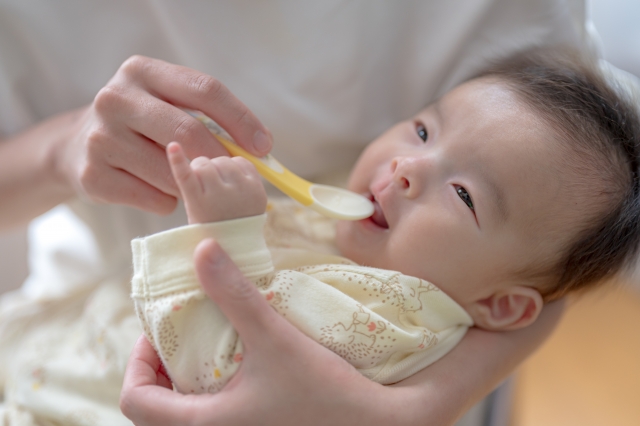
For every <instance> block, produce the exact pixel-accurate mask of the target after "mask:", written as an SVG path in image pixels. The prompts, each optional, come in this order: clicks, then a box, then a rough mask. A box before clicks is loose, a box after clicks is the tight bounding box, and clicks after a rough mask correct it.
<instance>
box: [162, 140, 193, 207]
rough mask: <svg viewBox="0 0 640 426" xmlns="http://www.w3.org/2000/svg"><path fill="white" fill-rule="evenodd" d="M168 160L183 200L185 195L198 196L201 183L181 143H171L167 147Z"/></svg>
mask: <svg viewBox="0 0 640 426" xmlns="http://www.w3.org/2000/svg"><path fill="white" fill-rule="evenodd" d="M167 158H168V160H169V165H170V166H171V173H173V178H174V179H175V180H176V183H177V184H178V188H180V192H181V193H182V198H184V195H185V194H194V193H195V194H197V193H198V191H200V190H201V185H200V182H199V181H198V177H197V176H196V175H195V173H193V170H192V169H191V166H190V165H189V159H188V158H187V157H186V155H184V152H183V151H182V147H181V146H180V144H179V143H177V142H171V143H169V145H167Z"/></svg>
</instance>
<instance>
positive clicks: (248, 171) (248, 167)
mask: <svg viewBox="0 0 640 426" xmlns="http://www.w3.org/2000/svg"><path fill="white" fill-rule="evenodd" d="M231 160H232V161H234V162H235V163H236V164H237V165H238V167H239V168H240V170H242V173H243V174H244V175H245V176H248V177H253V178H259V177H260V173H258V169H256V166H254V165H253V164H251V161H249V160H247V159H246V158H243V157H233V158H231Z"/></svg>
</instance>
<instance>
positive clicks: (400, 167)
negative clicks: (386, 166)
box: [391, 157, 422, 199]
mask: <svg viewBox="0 0 640 426" xmlns="http://www.w3.org/2000/svg"><path fill="white" fill-rule="evenodd" d="M420 168H421V165H420V164H419V161H417V159H415V158H413V157H396V158H394V159H393V160H392V161H391V173H392V175H393V183H394V184H395V185H396V186H397V188H398V189H399V190H400V191H402V193H403V195H404V196H405V197H407V198H409V199H412V198H415V197H417V196H418V194H419V193H420V191H421V187H422V183H421V179H420Z"/></svg>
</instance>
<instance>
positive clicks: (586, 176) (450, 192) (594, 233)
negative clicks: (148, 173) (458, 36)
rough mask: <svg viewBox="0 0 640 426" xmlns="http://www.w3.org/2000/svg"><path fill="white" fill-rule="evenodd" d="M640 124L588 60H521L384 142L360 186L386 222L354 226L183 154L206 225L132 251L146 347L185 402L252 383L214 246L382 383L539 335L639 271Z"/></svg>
mask: <svg viewBox="0 0 640 426" xmlns="http://www.w3.org/2000/svg"><path fill="white" fill-rule="evenodd" d="M639 126H640V125H639V120H638V116H637V113H636V111H635V110H634V109H633V107H632V106H631V104H630V103H629V101H628V100H626V99H625V98H624V96H622V95H621V94H620V93H618V92H617V91H616V90H614V89H613V88H611V87H610V86H609V85H608V84H607V83H606V82H605V80H604V78H603V77H602V76H601V75H600V74H599V73H598V72H596V71H594V67H592V66H591V65H589V64H588V63H587V62H583V61H582V60H581V59H580V58H579V57H578V56H577V55H574V54H573V53H572V52H569V51H563V50H558V51H554V52H549V51H547V52H545V51H542V50H536V51H529V52H524V53H520V54H518V55H515V56H513V57H510V58H508V59H506V60H503V61H501V62H499V63H497V64H496V65H495V66H493V67H491V68H490V69H488V70H486V71H485V72H483V73H481V74H480V75H478V76H477V77H475V78H473V79H471V80H469V81H467V82H465V83H463V84H461V85H459V86H458V87H456V88H454V89H453V90H451V91H450V92H448V93H447V94H445V95H444V96H443V97H442V98H440V99H439V100H438V101H436V102H435V103H433V104H432V105H430V106H429V107H427V108H426V109H425V110H423V111H421V112H420V113H418V114H417V115H416V116H415V117H413V118H412V119H410V120H407V121H403V122H401V123H399V124H397V125H396V126H394V127H393V128H391V129H390V130H388V131H387V132H386V133H384V134H383V135H381V136H380V137H378V138H377V139H376V140H375V141H373V142H372V143H371V144H370V145H369V146H368V147H367V148H366V149H365V150H364V152H363V153H362V155H361V156H360V158H359V160H358V162H357V163H356V165H355V167H354V168H353V170H352V172H351V176H350V179H349V184H348V187H349V189H350V190H352V191H354V192H357V193H361V194H365V195H366V196H368V197H369V198H370V200H371V201H372V202H373V204H374V206H375V213H374V214H373V216H372V217H370V218H367V219H364V220H360V221H354V222H348V221H343V222H339V223H337V225H336V224H334V222H333V221H331V220H329V219H325V218H322V217H320V216H318V215H316V214H315V213H313V212H310V211H307V210H306V209H303V208H302V207H299V206H296V205H295V204H293V203H292V202H284V203H275V202H270V203H269V204H268V203H267V197H266V194H265V191H264V188H263V186H262V183H261V180H260V177H259V176H258V174H257V172H256V170H255V169H254V168H253V166H252V165H251V164H250V163H249V162H248V161H246V160H244V159H242V158H238V157H236V158H228V157H220V158H214V159H207V158H204V157H200V158H196V159H194V160H193V161H191V163H189V162H188V160H187V158H186V157H185V156H184V154H183V152H182V150H181V148H180V146H179V145H178V144H177V143H172V144H170V145H169V146H168V147H167V155H168V158H169V162H170V164H171V168H172V172H173V175H174V178H175V180H176V182H177V184H178V186H179V188H180V191H181V194H182V198H183V200H184V203H185V207H186V211H187V215H188V218H189V223H190V225H189V226H186V227H182V228H178V229H174V230H170V231H166V232H163V233H160V234H156V235H153V236H149V237H146V238H143V239H137V240H134V241H133V243H132V247H133V253H134V269H135V273H134V277H133V282H132V296H133V298H134V301H135V304H136V310H137V312H138V315H139V317H140V320H141V322H142V324H143V327H144V330H145V334H146V336H147V338H148V339H149V341H150V342H151V343H152V345H153V346H154V347H155V349H156V350H157V352H158V354H159V355H160V357H161V359H162V361H163V363H164V365H165V367H166V369H167V372H168V374H169V376H170V377H171V379H172V381H173V382H174V384H175V386H176V388H177V389H178V390H179V391H180V392H183V393H202V392H215V391H217V390H219V389H221V388H222V386H224V384H225V383H226V382H227V381H228V380H229V379H230V378H231V376H232V375H233V374H234V372H235V371H236V370H237V368H238V366H239V364H240V362H241V361H242V343H241V342H240V340H239V338H238V335H237V334H236V332H235V331H234V330H233V328H232V327H231V325H230V324H229V323H228V322H227V320H226V319H225V318H224V316H223V315H222V314H221V313H220V311H219V310H218V309H217V308H216V307H215V305H214V304H213V303H212V302H211V301H209V299H207V298H206V296H205V295H204V293H203V292H202V290H201V289H200V286H199V284H198V282H197V279H196V277H195V273H194V270H193V261H192V253H193V250H194V248H195V246H196V245H197V244H198V243H199V242H200V241H201V240H203V239H204V238H209V237H213V238H215V239H216V240H217V241H218V243H219V244H220V245H221V246H222V247H223V248H224V249H225V250H226V251H227V252H228V254H229V255H230V256H231V258H232V259H233V260H234V262H236V264H237V265H238V266H239V267H240V269H241V270H242V271H243V272H244V274H245V275H246V276H247V278H248V279H251V280H253V281H254V282H255V283H256V285H257V286H258V287H259V289H260V291H261V292H262V293H263V294H264V296H265V298H266V299H267V300H268V301H269V302H270V303H271V305H272V306H273V307H274V309H276V310H277V311H278V312H279V313H280V314H282V315H283V316H284V317H285V318H287V319H288V320H290V321H291V322H292V323H293V324H295V325H296V326H297V327H299V328H300V329H301V330H302V331H303V332H305V333H306V334H307V335H309V336H310V337H312V338H314V339H315V340H317V341H318V342H320V343H321V344H323V345H324V346H326V347H328V348H330V349H331V350H333V351H334V352H336V353H337V354H339V355H341V356H342V357H344V358H345V359H346V360H347V361H349V362H350V363H351V364H352V365H354V366H355V367H356V368H357V369H358V370H359V371H360V372H362V374H364V375H366V376H367V377H369V378H371V379H372V380H375V381H377V382H380V383H382V384H389V383H394V382H397V381H399V380H402V379H404V378H406V377H408V376H410V375H412V374H414V373H416V372H417V371H419V370H420V369H422V368H424V367H425V366H427V365H429V364H431V363H433V362H435V361H436V360H437V359H439V358H440V357H442V356H443V355H445V354H446V353H447V352H448V351H449V350H451V349H452V348H453V347H454V346H455V345H456V344H457V343H458V342H459V341H460V339H461V338H462V337H463V335H464V333H465V331H466V330H467V328H468V327H470V326H473V325H475V326H477V327H482V328H484V329H488V330H496V331H498V330H514V329H517V328H521V327H526V326H527V325H529V324H531V323H532V322H533V321H535V320H536V318H537V316H538V314H539V313H540V311H541V309H542V307H543V305H544V303H545V302H548V301H552V300H555V299H557V298H560V297H562V296H563V295H565V294H566V293H568V292H573V291H579V290H583V289H585V288H588V287H592V286H593V285H595V284H597V283H601V282H603V281H604V280H606V279H608V278H610V277H611V276H613V275H614V274H615V273H617V272H618V271H621V270H622V269H623V268H624V267H625V265H626V264H627V263H628V261H629V259H631V258H632V257H633V256H634V255H635V252H636V248H637V246H638V243H639V241H640V229H639V226H638V220H637V218H638V217H640V198H639V182H638V175H637V172H638V142H640V131H639V129H638V127H639ZM265 209H266V210H268V212H267V213H266V214H265ZM265 223H266V226H265Z"/></svg>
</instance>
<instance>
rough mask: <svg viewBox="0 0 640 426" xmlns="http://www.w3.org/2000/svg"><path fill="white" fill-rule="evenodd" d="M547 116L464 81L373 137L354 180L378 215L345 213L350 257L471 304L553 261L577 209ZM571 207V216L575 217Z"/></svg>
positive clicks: (504, 93) (342, 230) (343, 241)
mask: <svg viewBox="0 0 640 426" xmlns="http://www.w3.org/2000/svg"><path fill="white" fill-rule="evenodd" d="M563 152H564V151H563V150H561V149H560V145H559V143H558V142H557V141H556V140H555V133H554V132H552V131H551V130H550V128H549V126H548V125H546V124H545V123H544V122H543V121H542V120H541V119H539V118H538V117H537V116H536V115H535V114H534V113H533V112H532V111H530V110H529V109H528V108H526V107H525V106H524V105H523V104H522V103H521V102H520V101H519V100H518V99H517V98H516V96H515V95H514V94H513V93H512V92H511V91H510V90H509V89H507V88H506V87H505V86H504V85H501V84H499V83H497V82H492V81H490V80H472V81H470V82H468V83H465V84H463V85H461V86H459V87H457V88H455V89H454V90H452V91H451V92H449V93H448V94H447V95H445V96H444V97H443V98H442V99H441V100H439V101H438V102H437V103H435V104H433V105H431V106H429V107H428V108H427V109H425V110H424V111H422V112H421V113H419V114H418V115H417V116H416V117H414V118H413V119H411V120H408V121H405V122H402V123H399V124H398V125H396V126H395V127H393V128H391V129H390V130H388V131H387V132H386V133H384V134H383V135H382V136H380V137H379V138H378V139H376V140H375V141H373V142H372V143H371V144H370V145H369V146H368V147H367V149H366V150H365V151H364V152H363V154H362V155H361V157H360V159H359V160H358V162H357V164H356V166H355V167H354V169H353V171H352V174H351V177H350V181H349V189H351V190H352V191H355V192H358V193H362V194H366V195H367V196H369V197H370V199H371V200H372V201H373V202H374V205H375V207H376V213H375V214H374V215H373V216H372V217H371V218H368V219H364V220H361V221H357V222H346V221H345V222H341V223H340V224H339V226H338V236H337V242H338V246H339V247H340V250H341V251H342V253H343V255H345V256H347V257H349V258H351V259H352V260H354V261H356V262H358V263H360V264H363V265H367V266H373V267H379V268H385V269H393V270H398V271H400V272H402V273H404V274H407V275H412V276H417V277H420V278H423V279H426V280H428V281H431V282H432V283H434V284H436V285H437V286H439V287H440V288H442V289H443V290H444V291H446V292H447V293H448V294H449V295H450V296H451V297H453V298H454V299H455V300H456V301H458V303H460V304H462V305H463V307H464V306H465V305H466V304H468V303H472V302H474V301H476V300H481V299H483V298H485V297H488V296H490V295H491V294H492V293H493V292H494V291H496V290H497V289H499V288H501V287H502V286H508V285H512V284H519V285H530V284H531V283H525V282H522V281H520V282H514V281H516V280H518V279H520V280H521V279H522V278H517V277H521V276H522V274H519V273H518V271H526V270H528V269H529V268H530V266H531V265H538V264H540V262H544V260H545V259H550V258H553V256H554V255H556V254H557V253H558V252H559V251H560V249H561V246H562V244H563V243H565V242H566V237H567V236H568V235H570V232H569V231H568V230H567V229H570V228H571V226H570V225H571V223H570V222H569V221H568V219H567V218H570V217H571V213H572V212H576V211H578V210H576V209H581V208H582V207H583V206H581V204H580V203H581V200H580V199H579V197H577V196H575V195H572V193H571V191H570V190H567V189H566V188H571V186H572V185H571V182H572V179H575V176H574V173H571V172H569V171H567V170H568V169H570V168H567V167H565V168H563V164H564V162H565V159H566V156H565V154H563ZM567 212H569V214H567Z"/></svg>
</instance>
